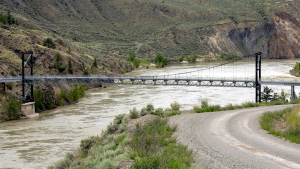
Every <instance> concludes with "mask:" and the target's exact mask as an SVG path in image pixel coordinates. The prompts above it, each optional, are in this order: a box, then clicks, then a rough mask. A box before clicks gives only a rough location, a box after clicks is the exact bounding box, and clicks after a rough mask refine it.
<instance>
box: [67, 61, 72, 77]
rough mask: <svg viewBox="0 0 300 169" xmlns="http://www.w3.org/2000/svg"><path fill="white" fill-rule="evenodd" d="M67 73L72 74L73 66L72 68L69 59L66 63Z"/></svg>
mask: <svg viewBox="0 0 300 169" xmlns="http://www.w3.org/2000/svg"><path fill="white" fill-rule="evenodd" d="M68 73H69V74H73V66H72V62H71V59H69V63H68Z"/></svg>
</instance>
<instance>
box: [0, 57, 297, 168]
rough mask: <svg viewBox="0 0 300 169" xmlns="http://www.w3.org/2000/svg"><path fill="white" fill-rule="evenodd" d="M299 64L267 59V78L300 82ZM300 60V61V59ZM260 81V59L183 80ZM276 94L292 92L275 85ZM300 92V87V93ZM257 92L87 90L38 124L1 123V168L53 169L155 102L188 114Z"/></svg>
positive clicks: (180, 68)
mask: <svg viewBox="0 0 300 169" xmlns="http://www.w3.org/2000/svg"><path fill="white" fill-rule="evenodd" d="M296 61H297V60H263V64H262V76H263V79H273V78H274V79H275V80H282V79H284V80H286V81H288V80H290V81H292V80H294V81H295V80H296V81H298V79H299V78H295V77H292V76H291V75H289V70H290V69H292V68H293V66H294V65H295V62H296ZM298 61H299V60H298ZM217 64H219V63H209V64H208V63H206V64H181V65H172V66H168V67H166V68H164V69H143V70H136V71H134V72H131V73H130V75H166V74H174V73H180V72H190V71H195V70H199V69H204V68H208V67H210V66H214V65H217ZM182 76H193V77H199V76H202V77H211V76H214V77H220V78H225V79H230V78H233V77H234V78H236V79H243V78H244V79H245V78H246V77H248V78H249V79H254V60H244V61H243V62H241V63H239V64H235V63H232V64H229V65H227V66H222V67H221V68H215V69H207V70H203V71H198V72H197V71H196V73H191V74H186V75H181V77H182ZM272 88H273V89H274V90H275V92H278V93H280V91H281V90H282V89H283V90H285V92H286V93H290V87H283V86H272ZM298 92H300V90H299V91H298V89H297V88H296V93H298ZM254 96H255V90H254V88H226V87H223V88H222V87H195V86H194V87H193V86H130V85H124V86H122V85H108V86H107V88H105V89H104V88H98V89H92V90H89V91H87V93H86V97H84V98H83V99H81V100H80V101H79V102H78V103H77V104H73V105H69V106H63V107H59V108H57V109H54V110H50V111H46V112H43V113H40V117H39V118H37V119H29V120H20V121H12V122H5V123H1V124H0V159H1V160H0V168H47V166H49V165H51V164H53V163H54V162H56V161H58V160H60V159H62V158H63V157H64V156H65V154H66V153H67V152H71V151H73V150H74V149H75V148H77V147H78V146H79V143H80V140H81V139H83V138H87V137H89V136H92V135H100V134H101V131H102V130H103V129H105V128H106V126H107V125H108V124H109V123H110V122H112V120H113V118H114V116H115V115H118V114H122V113H128V112H129V109H131V108H133V107H137V108H138V109H140V108H141V107H144V106H146V105H147V104H148V103H152V104H153V105H154V106H155V108H159V107H162V108H167V107H169V105H170V104H171V103H172V102H174V101H177V102H179V103H180V104H181V105H182V106H183V109H186V110H187V109H192V107H193V106H195V105H200V102H201V101H202V100H204V99H207V100H208V102H209V103H210V104H219V105H222V106H224V105H227V104H229V103H232V104H240V103H243V102H247V101H251V102H254V100H255V99H254V98H255V97H254Z"/></svg>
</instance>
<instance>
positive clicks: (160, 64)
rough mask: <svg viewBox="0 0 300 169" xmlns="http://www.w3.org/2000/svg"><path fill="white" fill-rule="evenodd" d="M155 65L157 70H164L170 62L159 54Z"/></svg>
mask: <svg viewBox="0 0 300 169" xmlns="http://www.w3.org/2000/svg"><path fill="white" fill-rule="evenodd" d="M154 63H155V64H156V67H157V68H163V67H164V66H165V65H167V64H168V60H167V59H166V58H165V57H164V56H162V55H161V54H158V55H157V56H156V57H155V59H154Z"/></svg>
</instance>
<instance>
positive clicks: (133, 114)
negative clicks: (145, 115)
mask: <svg viewBox="0 0 300 169" xmlns="http://www.w3.org/2000/svg"><path fill="white" fill-rule="evenodd" d="M139 116H140V115H139V111H138V110H137V109H136V108H135V107H134V108H133V109H132V110H130V113H129V117H130V118H131V119H137V118H139Z"/></svg>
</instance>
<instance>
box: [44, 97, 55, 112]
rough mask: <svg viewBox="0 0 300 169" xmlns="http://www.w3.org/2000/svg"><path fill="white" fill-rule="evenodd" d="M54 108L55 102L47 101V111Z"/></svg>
mask: <svg viewBox="0 0 300 169" xmlns="http://www.w3.org/2000/svg"><path fill="white" fill-rule="evenodd" d="M53 106H54V101H53V99H52V98H48V99H46V104H45V107H46V109H48V110H50V109H51V108H52V107H53Z"/></svg>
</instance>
